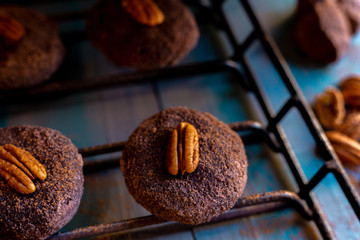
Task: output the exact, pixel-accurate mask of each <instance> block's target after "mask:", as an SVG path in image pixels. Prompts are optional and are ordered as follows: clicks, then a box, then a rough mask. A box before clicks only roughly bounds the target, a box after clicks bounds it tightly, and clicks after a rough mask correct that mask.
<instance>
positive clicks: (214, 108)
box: [0, 0, 360, 239]
mask: <svg viewBox="0 0 360 240" xmlns="http://www.w3.org/2000/svg"><path fill="white" fill-rule="evenodd" d="M225 2H226V3H225V5H224V7H225V10H226V12H227V16H228V17H229V21H230V22H231V24H232V25H233V27H234V29H235V30H236V36H237V37H238V38H239V39H240V40H243V39H244V38H245V37H246V34H247V33H248V32H249V31H250V30H251V26H250V24H249V20H248V19H247V17H246V14H245V13H244V11H243V9H242V7H241V5H240V4H239V1H236V0H228V1H225ZM93 4H94V1H90V0H77V1H63V2H61V1H59V2H57V1H56V2H50V1H49V3H46V2H45V1H39V3H36V4H30V5H28V6H29V7H31V8H33V9H36V10H39V11H42V12H44V13H46V14H49V15H54V14H57V13H60V12H63V11H69V12H72V11H79V10H80V11H81V10H87V9H89V8H90V7H91V6H93ZM251 4H252V6H253V7H254V9H255V11H256V13H257V15H258V17H259V20H260V22H261V23H262V24H263V26H264V28H265V29H266V30H267V31H269V32H270V33H271V35H272V36H273V37H274V39H275V42H276V43H277V45H278V46H279V49H280V51H281V53H282V54H283V55H284V57H285V59H286V62H287V64H288V65H289V67H290V70H291V72H292V74H293V75H294V77H295V78H296V80H297V83H298V85H299V86H300V88H301V90H302V92H303V94H304V96H305V97H306V99H307V100H308V102H309V103H311V102H312V101H313V99H314V96H315V95H316V94H318V93H320V92H322V91H323V90H324V88H325V87H327V86H328V85H336V84H337V83H338V82H339V80H340V79H341V78H342V77H344V76H346V75H348V74H352V73H360V63H359V64H357V63H358V62H359V61H357V60H358V59H359V58H360V37H359V36H355V37H354V39H353V42H352V45H351V49H350V50H349V51H348V53H347V54H346V56H344V57H343V58H342V59H341V60H340V61H338V62H337V63H334V64H331V65H327V66H322V67H318V66H312V65H311V64H309V62H308V61H307V60H306V59H304V58H303V57H302V56H301V55H300V54H299V52H298V51H297V50H296V49H295V48H294V45H293V43H292V41H291V38H290V37H289V36H290V35H291V28H292V26H293V25H292V24H293V11H294V8H295V5H296V1H295V0H272V1H262V0H253V1H251ZM60 26H61V32H62V33H69V32H73V31H78V30H80V31H81V30H83V29H84V21H82V20H79V21H71V22H63V23H61V25H60ZM200 29H201V37H200V41H199V44H198V46H197V47H196V49H194V50H193V51H192V52H191V53H190V54H189V56H187V57H186V58H185V59H184V60H183V61H182V62H181V63H180V65H185V64H189V63H194V62H205V61H211V60H216V59H225V58H229V57H231V56H232V54H234V53H233V52H232V49H231V47H230V43H229V42H228V40H227V39H226V38H225V36H224V33H223V32H221V31H219V29H217V28H216V27H214V26H212V25H210V24H202V25H201V26H200ZM67 47H68V48H67V57H66V60H65V63H64V65H63V67H62V69H60V70H59V72H58V73H57V74H56V75H55V76H54V78H55V79H58V80H60V81H86V79H93V78H97V77H102V76H108V75H111V74H117V73H122V72H124V71H128V70H126V69H121V68H119V67H116V66H114V65H113V64H112V63H110V62H109V61H108V60H107V59H106V58H105V57H104V56H103V55H102V54H101V53H100V52H99V51H97V50H96V49H95V48H94V47H93V46H92V45H91V44H90V43H89V42H88V41H87V39H83V40H81V41H76V42H71V43H69V44H67ZM247 57H248V59H249V60H250V62H251V68H252V70H253V71H254V73H255V75H256V76H257V77H258V78H259V79H261V83H262V86H261V87H262V88H263V90H264V93H265V95H266V96H267V97H268V98H269V99H270V102H271V106H272V108H273V110H274V111H275V112H277V111H278V110H279V109H280V108H281V107H282V106H283V104H284V101H285V99H286V98H287V97H288V96H289V93H288V92H287V90H286V88H285V86H284V85H283V83H282V82H281V81H280V80H279V76H278V73H277V72H276V71H275V70H274V68H273V66H272V65H271V64H270V60H269V58H268V57H267V55H266V54H265V53H264V51H263V49H262V48H261V46H260V44H258V43H256V44H254V45H253V46H251V49H250V51H249V52H248V53H247ZM156 89H158V91H159V93H160V94H159V96H160V99H161V102H162V103H163V107H164V108H167V107H171V106H187V107H190V108H195V109H198V110H200V111H206V112H210V113H212V114H213V115H215V116H216V117H218V118H219V119H220V120H222V121H224V122H226V123H231V122H235V121H243V120H249V119H250V120H257V121H259V122H262V123H264V124H266V120H265V118H264V115H263V114H262V113H261V111H260V108H259V106H258V104H257V101H256V100H255V99H254V96H253V95H252V94H248V93H247V92H246V91H245V90H244V89H243V88H242V86H241V85H240V84H239V83H238V82H237V81H235V80H234V79H233V78H232V77H229V76H228V74H226V73H214V74H206V75H200V76H195V77H186V78H185V77H180V78H177V79H174V80H172V81H164V82H158V83H156ZM158 100H159V99H157V97H156V95H155V94H154V85H153V84H152V83H144V84H134V85H126V86H122V87H114V88H111V89H100V90H96V91H90V92H87V93H77V94H71V95H67V96H62V97H60V98H56V99H51V101H42V102H30V103H23V104H12V103H11V102H8V103H6V104H5V105H2V106H1V107H0V111H1V118H0V126H1V127H5V126H10V125H15V124H34V125H41V126H46V127H50V128H54V129H57V130H60V131H61V132H62V133H63V134H65V135H66V136H68V137H70V138H71V139H72V141H73V142H74V143H75V145H76V146H77V147H79V148H83V147H88V146H94V145H101V144H107V143H113V142H119V141H126V139H127V138H128V136H129V135H130V134H131V132H132V131H133V130H134V129H135V128H136V127H137V126H138V124H139V123H140V122H141V121H143V120H144V119H146V118H148V117H150V116H151V115H152V114H154V113H156V112H158V111H159V110H160V109H159V104H158ZM281 127H282V128H283V130H284V132H285V133H286V135H287V136H288V138H289V141H290V144H291V147H292V149H293V151H294V154H295V155H296V157H297V158H298V159H299V162H300V164H301V167H302V169H303V171H304V174H305V175H306V177H307V178H311V177H312V176H313V175H314V174H315V173H316V172H317V171H318V169H319V168H320V167H321V166H322V164H323V160H322V159H321V158H320V157H318V156H317V154H316V151H315V148H316V146H315V142H314V140H313V139H312V137H311V136H310V133H309V130H308V129H307V127H306V125H305V124H304V121H303V120H302V118H301V116H300V115H299V113H298V112H296V111H293V112H291V113H290V114H289V115H288V116H287V117H286V118H285V119H284V120H283V121H282V122H281ZM246 151H247V156H248V160H249V170H248V171H249V178H248V183H247V186H246V189H245V193H244V196H249V195H252V194H256V193H262V192H268V191H275V190H290V191H295V192H297V191H298V189H297V187H296V184H295V182H294V179H293V177H292V174H291V173H290V171H289V169H288V167H287V164H286V163H285V161H284V159H283V158H282V156H280V155H279V154H277V153H274V152H273V151H271V149H269V147H268V146H266V145H265V144H254V145H248V146H246ZM120 156H121V154H116V153H115V154H112V155H111V157H119V158H120ZM106 157H107V156H106ZM90 160H91V159H90ZM346 171H347V172H348V174H349V176H350V177H351V180H352V182H353V185H354V187H355V188H357V189H358V190H359V192H360V189H359V186H360V168H357V169H354V168H352V169H349V168H346ZM314 195H315V196H316V198H317V200H318V202H319V204H320V206H321V209H322V211H323V213H324V214H325V216H326V219H327V220H328V222H329V224H330V226H331V227H332V229H333V231H334V233H335V237H336V238H337V239H360V223H359V220H358V219H357V218H356V216H355V214H354V212H353V210H352V209H351V207H350V205H349V204H348V202H347V200H346V199H345V197H344V195H343V193H342V191H341V190H340V187H339V185H338V184H337V182H336V181H335V179H334V177H333V176H331V175H329V176H327V177H326V178H325V179H324V180H323V181H322V182H321V183H320V184H319V185H318V186H317V187H316V188H315V190H314ZM146 215H149V213H148V212H147V211H146V210H144V209H143V208H142V207H141V206H139V205H138V204H137V203H136V202H135V201H134V199H133V198H132V197H131V196H130V195H129V194H128V192H127V189H126V186H125V183H124V179H123V176H122V173H121V171H120V169H119V168H112V169H108V170H105V171H101V172H95V173H89V174H86V175H85V191H84V195H83V198H82V202H81V205H80V208H79V211H78V213H77V214H76V216H75V217H74V219H73V220H72V221H71V222H70V223H69V224H68V225H67V226H65V227H64V228H63V229H62V230H61V231H68V230H72V229H75V228H78V227H84V226H89V225H96V224H101V223H110V222H114V221H118V220H122V219H128V218H134V217H139V216H146ZM121 237H122V238H128V239H138V238H141V239H194V238H196V239H320V238H321V237H320V236H319V233H318V231H317V229H316V227H315V225H314V223H313V222H311V221H306V220H304V219H303V218H302V217H301V216H300V215H299V213H297V212H296V211H294V210H292V209H285V210H281V211H278V212H273V213H268V214H262V215H257V216H253V217H247V218H241V219H235V220H231V221H226V222H221V223H216V224H210V225H205V226H197V227H192V228H191V229H181V228H180V229H177V230H176V229H173V230H172V229H171V228H170V229H167V231H163V232H162V233H161V234H157V235H156V236H155V235H154V234H152V231H151V229H149V230H147V231H141V232H136V231H135V232H130V233H126V234H122V235H121ZM105 238H106V239H108V238H110V239H112V238H114V239H116V236H107V237H99V238H98V239H105Z"/></svg>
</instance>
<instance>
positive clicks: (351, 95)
mask: <svg viewBox="0 0 360 240" xmlns="http://www.w3.org/2000/svg"><path fill="white" fill-rule="evenodd" d="M340 89H341V91H342V94H343V95H344V100H345V104H346V105H347V106H348V107H350V108H354V109H359V108H360V76H350V77H347V78H345V79H344V80H342V81H341V83H340Z"/></svg>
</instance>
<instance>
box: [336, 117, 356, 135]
mask: <svg viewBox="0 0 360 240" xmlns="http://www.w3.org/2000/svg"><path fill="white" fill-rule="evenodd" d="M335 130H336V131H338V132H341V133H343V134H345V135H346V136H348V137H350V138H352V139H355V140H358V139H360V113H359V112H353V113H349V114H348V115H347V116H346V117H345V120H344V122H343V123H342V124H341V125H340V126H338V127H337V128H336V129H335Z"/></svg>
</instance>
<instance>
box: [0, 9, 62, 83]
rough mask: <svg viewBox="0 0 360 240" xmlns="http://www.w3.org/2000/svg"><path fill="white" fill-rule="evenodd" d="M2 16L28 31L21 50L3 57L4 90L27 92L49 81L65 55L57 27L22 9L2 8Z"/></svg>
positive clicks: (0, 72)
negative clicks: (30, 87) (26, 90)
mask: <svg viewBox="0 0 360 240" xmlns="http://www.w3.org/2000/svg"><path fill="white" fill-rule="evenodd" d="M0 15H4V16H7V17H10V18H12V19H14V20H16V21H17V22H19V23H20V24H21V25H22V26H23V27H24V28H25V35H24V36H23V38H22V39H21V40H20V42H19V43H18V44H17V46H16V47H14V48H12V49H11V50H9V51H8V52H7V53H6V55H5V56H4V54H0V56H1V57H0V89H1V90H10V89H17V88H24V87H29V86H32V85H35V84H38V83H41V82H43V81H45V80H48V79H49V78H50V77H51V75H52V74H53V73H54V72H55V71H56V70H57V69H58V68H59V66H60V64H61V63H62V61H63V58H64V52H65V51H64V46H63V44H62V42H61V40H60V39H59V36H58V27H57V24H56V23H55V22H54V21H52V20H51V19H49V18H48V17H46V16H45V15H43V14H41V13H38V12H35V11H33V10H29V9H26V8H23V7H18V6H0ZM0 24H1V23H0ZM0 37H1V36H0ZM0 51H1V50H0Z"/></svg>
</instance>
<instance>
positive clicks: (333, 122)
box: [314, 87, 346, 129]
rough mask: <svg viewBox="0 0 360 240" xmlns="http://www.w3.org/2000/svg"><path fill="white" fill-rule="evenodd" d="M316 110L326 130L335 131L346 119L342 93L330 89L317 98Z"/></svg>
mask: <svg viewBox="0 0 360 240" xmlns="http://www.w3.org/2000/svg"><path fill="white" fill-rule="evenodd" d="M314 110H315V112H316V115H317V116H318V119H319V121H320V123H321V124H322V125H323V127H324V128H328V129H333V128H335V127H337V126H338V125H340V124H341V123H342V122H343V120H344V117H345V114H346V110H345V103H344V98H343V95H342V94H341V92H340V91H339V90H338V89H336V88H333V87H328V88H327V89H326V90H325V92H323V93H322V94H319V95H317V96H316V98H315V103H314Z"/></svg>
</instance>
